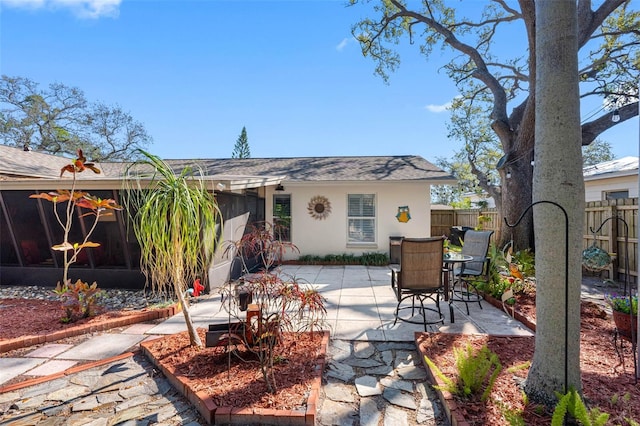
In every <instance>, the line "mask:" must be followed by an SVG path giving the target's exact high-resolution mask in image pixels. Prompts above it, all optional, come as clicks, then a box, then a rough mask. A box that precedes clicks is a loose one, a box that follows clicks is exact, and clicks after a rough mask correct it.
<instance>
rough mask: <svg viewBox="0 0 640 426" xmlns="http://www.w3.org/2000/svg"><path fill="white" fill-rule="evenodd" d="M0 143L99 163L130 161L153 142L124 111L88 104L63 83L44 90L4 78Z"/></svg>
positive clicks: (0, 98)
mask: <svg viewBox="0 0 640 426" xmlns="http://www.w3.org/2000/svg"><path fill="white" fill-rule="evenodd" d="M0 143H2V144H4V145H9V146H16V147H24V148H28V149H32V150H36V151H40V152H46V153H49V154H54V155H65V156H69V157H72V156H73V155H75V153H76V152H77V150H78V149H82V151H83V152H84V154H85V155H86V156H87V158H90V159H92V160H96V161H107V160H109V161H113V160H125V159H127V160H130V159H131V158H136V157H135V156H136V155H137V154H136V152H137V151H136V149H138V148H144V147H146V146H148V145H149V144H150V143H151V137H150V136H149V135H148V134H147V131H146V130H145V127H144V126H143V125H142V123H140V122H138V121H136V120H135V119H134V118H133V117H132V116H131V114H129V113H128V112H126V111H124V110H123V109H122V108H121V107H120V106H117V105H116V106H110V105H106V104H104V103H101V102H89V101H87V99H86V98H85V95H84V93H83V92H82V90H80V89H78V88H75V87H68V86H65V85H64V84H61V83H53V84H50V85H49V87H48V88H47V89H40V88H39V87H38V84H37V83H35V82H33V81H32V80H29V79H27V78H23V77H9V76H6V75H3V76H2V79H0Z"/></svg>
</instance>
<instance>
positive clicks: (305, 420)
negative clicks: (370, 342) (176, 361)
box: [140, 330, 329, 426]
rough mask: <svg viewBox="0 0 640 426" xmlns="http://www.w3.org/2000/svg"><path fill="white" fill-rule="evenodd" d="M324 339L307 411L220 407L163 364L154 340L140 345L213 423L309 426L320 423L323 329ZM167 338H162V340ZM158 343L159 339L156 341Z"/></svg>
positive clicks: (326, 338)
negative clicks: (155, 352)
mask: <svg viewBox="0 0 640 426" xmlns="http://www.w3.org/2000/svg"><path fill="white" fill-rule="evenodd" d="M319 333H322V342H321V343H320V350H319V351H318V353H317V355H316V360H317V365H316V367H315V374H314V376H315V377H314V378H313V381H312V383H311V391H310V393H309V397H308V399H307V408H306V411H296V410H276V409H266V408H249V407H245V408H237V407H218V406H217V405H216V404H215V403H214V402H213V400H212V399H211V397H210V396H209V395H207V394H206V393H205V392H195V391H194V390H193V389H191V387H190V386H189V384H188V381H187V379H186V378H185V377H184V376H181V375H179V374H177V373H176V372H175V371H174V370H173V369H169V368H167V367H165V366H163V365H162V363H161V362H160V360H158V359H156V358H155V357H154V356H153V355H152V354H151V351H150V349H149V348H148V346H149V345H151V344H153V343H154V342H141V343H140V348H141V349H142V352H143V353H144V355H145V356H146V357H147V358H148V359H149V360H150V361H151V362H152V363H153V364H154V365H155V366H156V367H157V368H158V369H159V370H160V371H161V372H162V374H164V376H165V377H166V378H167V380H168V381H169V383H171V385H172V386H173V387H174V388H175V389H176V390H177V391H178V392H180V393H181V394H182V395H183V396H184V397H185V398H186V399H187V400H188V401H189V402H190V403H191V404H192V405H193V406H194V407H195V408H196V409H197V410H198V412H199V413H200V415H202V417H204V419H205V420H206V421H207V423H209V424H265V425H284V424H286V425H309V426H313V425H315V422H316V412H317V409H318V398H319V397H320V388H321V386H322V371H323V370H324V367H325V362H326V356H327V348H328V346H329V331H326V330H325V331H321V332H319ZM168 337H170V336H168ZM162 338H163V337H160V339H162ZM156 342H157V340H156Z"/></svg>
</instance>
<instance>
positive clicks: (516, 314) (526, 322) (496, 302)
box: [482, 294, 536, 332]
mask: <svg viewBox="0 0 640 426" xmlns="http://www.w3.org/2000/svg"><path fill="white" fill-rule="evenodd" d="M482 297H483V298H484V300H486V301H487V302H488V303H489V304H490V305H493V306H494V307H496V308H498V309H500V310H501V311H502V312H505V310H504V307H503V306H502V302H501V301H500V300H498V299H496V298H495V297H493V296H491V295H488V294H483V295H482ZM507 311H508V312H506V314H507V315H510V316H511V318H514V319H516V320H518V321H520V322H521V323H522V324H524V325H525V326H526V327H527V328H529V330H531V331H533V332H535V331H536V324H535V323H534V322H531V320H530V319H529V318H527V317H525V316H524V315H522V314H521V313H520V312H518V311H516V310H515V308H514V307H513V306H509V305H507Z"/></svg>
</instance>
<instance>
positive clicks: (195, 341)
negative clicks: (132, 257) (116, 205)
mask: <svg viewBox="0 0 640 426" xmlns="http://www.w3.org/2000/svg"><path fill="white" fill-rule="evenodd" d="M140 152H141V154H142V156H143V159H142V160H139V161H137V162H135V163H133V164H132V165H130V166H129V167H128V169H127V173H125V176H126V177H125V188H126V189H127V191H126V195H125V204H126V206H127V207H128V208H127V211H128V212H129V213H130V215H132V216H131V218H132V224H133V230H134V232H135V235H136V237H137V239H138V242H139V244H140V249H141V257H140V268H141V270H142V272H143V273H144V274H145V276H146V278H147V281H148V282H150V284H151V288H152V291H154V292H158V293H161V294H167V293H169V292H173V293H174V294H175V296H176V297H177V298H178V301H179V302H180V304H181V306H182V312H183V314H184V318H185V322H186V324H187V330H188V332H189V339H190V342H191V345H192V346H197V347H202V346H203V345H202V340H201V339H200V337H199V336H198V334H197V332H196V330H195V327H194V325H193V321H192V320H191V316H190V314H189V306H188V303H187V301H186V299H185V296H184V295H185V292H186V290H187V288H188V283H190V282H193V281H195V279H197V278H198V277H200V276H202V274H203V272H204V271H205V270H206V269H207V268H208V267H209V265H210V262H211V259H212V257H213V256H212V255H213V249H214V248H215V246H216V243H217V240H216V238H217V237H216V227H217V226H218V225H221V223H222V222H221V213H220V210H219V209H218V204H217V202H216V199H215V197H214V195H213V192H212V191H211V192H210V191H208V190H207V188H206V186H205V183H204V181H203V180H202V179H198V178H197V177H196V174H195V173H194V170H192V169H191V168H189V167H187V168H185V169H183V170H182V171H181V172H180V174H176V173H174V171H173V169H171V167H170V166H169V165H168V164H167V163H165V162H164V161H162V160H161V159H160V158H159V157H157V156H155V155H152V154H150V153H148V152H145V151H142V150H140ZM140 169H142V170H143V171H147V170H148V172H149V173H148V175H144V174H143V175H141V174H140V173H133V171H139V170H140Z"/></svg>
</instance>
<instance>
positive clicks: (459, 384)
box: [424, 342, 502, 401]
mask: <svg viewBox="0 0 640 426" xmlns="http://www.w3.org/2000/svg"><path fill="white" fill-rule="evenodd" d="M453 353H454V355H455V359H456V369H457V377H456V379H455V380H451V379H449V378H448V377H446V376H445V375H444V374H443V373H442V371H441V370H440V369H439V368H438V367H437V366H436V365H435V363H434V362H433V361H432V360H431V359H429V357H427V356H425V357H424V358H425V361H426V362H427V364H428V365H429V368H431V370H432V371H433V372H434V374H435V375H436V377H438V378H440V379H441V380H442V382H444V385H442V386H434V387H435V388H436V389H440V390H445V391H448V392H450V393H452V394H454V395H458V396H461V397H463V398H471V397H474V396H477V395H478V394H479V393H480V392H481V391H482V396H481V397H480V400H481V401H486V400H487V398H488V397H489V394H490V393H491V389H492V388H493V384H494V383H495V380H496V378H497V377H498V374H500V371H502V365H501V364H500V360H499V359H498V355H497V354H496V353H495V352H492V351H490V350H489V348H487V346H486V345H484V346H483V347H482V348H481V349H480V350H479V351H477V352H476V353H474V352H473V347H472V346H471V344H470V343H468V342H467V347H466V349H459V348H454V350H453ZM483 388H484V391H483Z"/></svg>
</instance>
